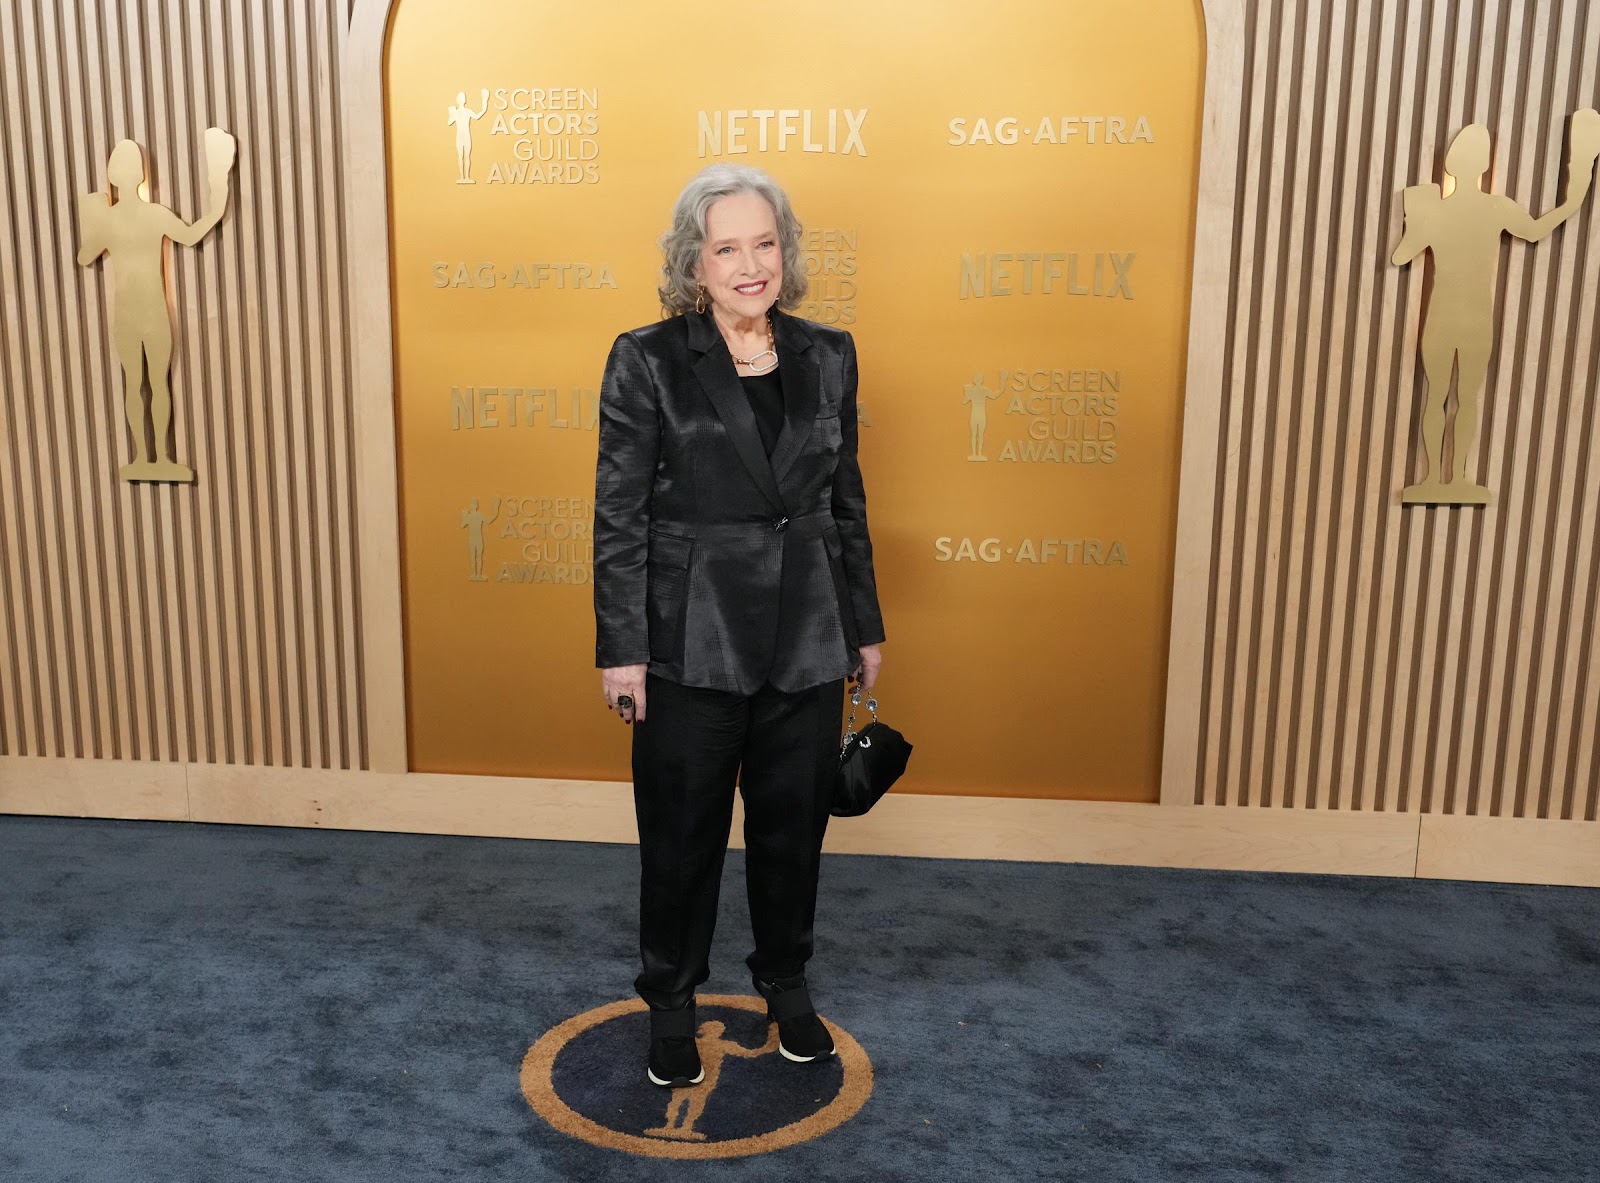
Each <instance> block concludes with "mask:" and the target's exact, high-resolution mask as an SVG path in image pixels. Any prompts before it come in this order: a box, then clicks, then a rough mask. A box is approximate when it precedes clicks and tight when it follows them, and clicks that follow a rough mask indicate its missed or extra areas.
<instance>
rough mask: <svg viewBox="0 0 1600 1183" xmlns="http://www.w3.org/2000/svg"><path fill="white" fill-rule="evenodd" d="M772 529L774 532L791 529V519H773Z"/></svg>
mask: <svg viewBox="0 0 1600 1183" xmlns="http://www.w3.org/2000/svg"><path fill="white" fill-rule="evenodd" d="M772 528H773V529H774V530H787V529H788V528H789V519H788V518H773V519H772Z"/></svg>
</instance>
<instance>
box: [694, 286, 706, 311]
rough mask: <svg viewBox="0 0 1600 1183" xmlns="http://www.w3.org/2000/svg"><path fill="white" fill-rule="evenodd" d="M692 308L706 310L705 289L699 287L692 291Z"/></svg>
mask: <svg viewBox="0 0 1600 1183" xmlns="http://www.w3.org/2000/svg"><path fill="white" fill-rule="evenodd" d="M694 310H695V311H696V312H700V313H703V312H705V310H706V289H705V288H704V287H699V288H696V289H695V293H694Z"/></svg>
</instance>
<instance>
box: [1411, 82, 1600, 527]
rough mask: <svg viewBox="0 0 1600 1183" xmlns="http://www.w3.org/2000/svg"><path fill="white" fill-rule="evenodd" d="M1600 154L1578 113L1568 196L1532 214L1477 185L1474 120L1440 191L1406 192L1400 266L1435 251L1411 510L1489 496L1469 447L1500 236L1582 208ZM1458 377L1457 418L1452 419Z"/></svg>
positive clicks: (1488, 346)
mask: <svg viewBox="0 0 1600 1183" xmlns="http://www.w3.org/2000/svg"><path fill="white" fill-rule="evenodd" d="M1597 156H1600V112H1596V111H1594V110H1592V109H1587V108H1586V109H1584V110H1582V111H1578V112H1577V113H1576V114H1574V115H1573V116H1572V130H1571V136H1570V138H1569V141H1568V149H1567V161H1566V171H1567V178H1566V185H1567V195H1566V199H1565V200H1564V201H1562V202H1561V204H1560V205H1558V206H1556V208H1555V209H1553V210H1551V211H1549V212H1548V213H1546V214H1544V215H1543V216H1541V217H1537V218H1536V217H1534V216H1533V215H1532V214H1530V213H1529V212H1528V211H1527V210H1525V209H1523V208H1522V207H1521V206H1520V205H1518V204H1517V203H1516V202H1515V201H1513V200H1512V199H1511V198H1509V197H1505V196H1501V195H1498V194H1493V193H1486V192H1484V191H1483V189H1482V187H1481V182H1482V180H1483V175H1484V173H1486V172H1487V171H1488V170H1489V160H1490V143H1489V129H1488V128H1486V127H1484V126H1483V125H1481V124H1477V123H1474V124H1471V125H1469V126H1467V127H1464V128H1462V129H1461V130H1460V131H1459V132H1457V133H1456V137H1455V139H1454V140H1452V141H1451V143H1450V150H1449V151H1448V152H1447V153H1446V154H1445V158H1444V171H1445V176H1444V183H1443V184H1442V185H1413V186H1411V187H1410V188H1408V189H1407V190H1406V191H1405V233H1404V234H1403V235H1402V236H1401V238H1400V245H1399V246H1397V247H1396V248H1395V251H1394V258H1393V261H1394V263H1395V264H1397V265H1400V266H1404V265H1405V264H1407V263H1409V262H1410V261H1411V260H1412V259H1414V258H1416V257H1417V256H1418V255H1419V254H1421V253H1422V252H1423V251H1425V250H1431V251H1432V252H1433V293H1432V295H1431V297H1430V298H1429V302H1428V306H1427V308H1426V309H1425V311H1424V319H1423V325H1422V368H1423V372H1424V374H1425V375H1426V377H1427V395H1426V398H1427V401H1426V403H1425V405H1424V407H1423V412H1422V450H1423V453H1424V456H1425V457H1426V459H1427V471H1426V472H1425V473H1424V474H1423V478H1422V480H1421V481H1419V482H1418V483H1417V484H1414V485H1408V486H1407V487H1406V489H1405V492H1404V493H1403V494H1402V497H1401V500H1402V501H1403V502H1404V503H1405V504H1407V505H1486V504H1487V503H1488V501H1489V490H1488V489H1487V488H1485V487H1484V486H1482V485H1479V484H1476V483H1475V482H1474V481H1473V480H1472V478H1471V477H1470V476H1469V475H1468V474H1469V473H1470V472H1471V471H1472V451H1473V447H1474V444H1475V443H1476V435H1477V428H1478V395H1479V392H1480V391H1481V390H1482V388H1483V381H1484V376H1485V374H1486V373H1487V372H1488V368H1489V356H1490V353H1491V352H1492V351H1493V349H1494V335H1495V324H1494V295H1495V292H1494V289H1495V271H1496V268H1497V266H1498V264H1499V259H1500V235H1501V234H1503V233H1509V234H1513V235H1515V236H1516V237H1518V238H1521V239H1525V240H1526V241H1528V242H1538V241H1539V240H1540V239H1542V238H1544V237H1545V236H1546V235H1548V234H1549V233H1550V232H1551V231H1552V230H1554V229H1555V228H1556V227H1557V226H1559V225H1561V223H1562V222H1564V221H1566V220H1567V219H1568V218H1570V217H1571V216H1572V215H1573V214H1574V213H1576V212H1577V210H1578V208H1579V207H1580V206H1581V205H1582V204H1583V201H1584V198H1585V197H1586V196H1587V195H1588V192H1589V178H1590V174H1591V173H1593V171H1594V164H1595V158H1596V157H1597ZM1452 371H1453V372H1454V378H1455V389H1456V412H1455V415H1454V417H1451V416H1449V415H1448V413H1447V407H1446V400H1447V399H1448V397H1449V394H1450V380H1451V377H1452Z"/></svg>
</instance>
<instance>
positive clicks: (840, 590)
mask: <svg viewBox="0 0 1600 1183" xmlns="http://www.w3.org/2000/svg"><path fill="white" fill-rule="evenodd" d="M837 421H838V420H837V417H836V418H835V422H837ZM822 545H823V547H824V549H825V550H826V551H827V554H828V568H829V571H830V572H831V573H832V575H833V593H834V596H835V597H836V598H837V599H838V601H839V627H840V629H842V630H843V632H844V639H845V643H846V644H847V645H849V646H850V648H852V649H856V648H859V647H860V636H861V634H860V633H859V632H857V631H856V610H855V605H854V604H853V603H852V602H851V600H850V581H849V580H848V579H846V578H845V573H844V539H842V538H840V537H839V527H838V526H829V527H828V528H827V529H825V530H824V531H823V532H822Z"/></svg>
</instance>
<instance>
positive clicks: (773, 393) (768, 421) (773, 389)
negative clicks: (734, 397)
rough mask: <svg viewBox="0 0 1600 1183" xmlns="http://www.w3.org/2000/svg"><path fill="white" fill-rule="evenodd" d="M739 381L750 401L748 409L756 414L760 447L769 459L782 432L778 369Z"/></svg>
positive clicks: (781, 389)
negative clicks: (765, 451) (759, 433)
mask: <svg viewBox="0 0 1600 1183" xmlns="http://www.w3.org/2000/svg"><path fill="white" fill-rule="evenodd" d="M739 381H740V383H741V384H742V385H743V386H744V392H745V395H746V397H748V398H749V399H750V409H751V410H752V411H754V412H755V413H756V429H757V430H758V431H760V432H761V446H762V447H764V448H765V449H766V450H767V456H768V458H771V456H772V449H773V448H774V447H776V446H777V443H778V433H779V432H780V431H782V430H783V380H782V379H781V378H779V377H778V367H777V366H773V367H772V369H770V370H768V371H767V372H766V373H765V374H754V375H750V376H748V377H744V376H741V377H740V379H739Z"/></svg>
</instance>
